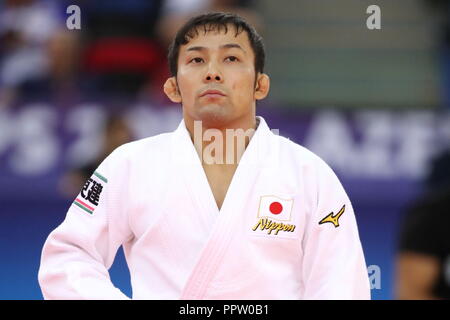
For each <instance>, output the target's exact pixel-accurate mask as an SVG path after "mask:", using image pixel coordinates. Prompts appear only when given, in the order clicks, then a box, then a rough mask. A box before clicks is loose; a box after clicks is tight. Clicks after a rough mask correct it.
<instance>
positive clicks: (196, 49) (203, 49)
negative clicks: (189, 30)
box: [186, 43, 246, 53]
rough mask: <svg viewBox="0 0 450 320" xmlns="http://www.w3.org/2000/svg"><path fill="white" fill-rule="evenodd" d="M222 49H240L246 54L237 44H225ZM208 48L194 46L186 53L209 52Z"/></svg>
mask: <svg viewBox="0 0 450 320" xmlns="http://www.w3.org/2000/svg"><path fill="white" fill-rule="evenodd" d="M219 48H220V49H231V48H237V49H240V50H242V51H244V52H245V53H246V51H245V50H244V49H243V48H242V47H241V46H240V45H239V44H237V43H227V44H223V45H221V46H220V47H219ZM207 50H208V48H206V47H201V46H194V47H189V48H187V49H186V51H207Z"/></svg>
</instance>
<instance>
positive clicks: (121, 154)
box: [111, 132, 173, 159]
mask: <svg viewBox="0 0 450 320" xmlns="http://www.w3.org/2000/svg"><path fill="white" fill-rule="evenodd" d="M172 135H173V132H165V133H161V134H158V135H155V136H151V137H146V138H142V139H138V140H134V141H131V142H128V143H125V144H123V145H121V146H119V147H117V148H116V149H115V150H114V151H113V152H112V154H111V156H112V157H113V158H115V159H133V158H136V157H138V158H141V157H145V154H146V153H150V154H152V155H153V156H155V155H157V154H161V153H164V152H165V151H168V150H169V147H170V142H171V137H172Z"/></svg>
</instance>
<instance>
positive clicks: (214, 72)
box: [204, 65, 223, 82]
mask: <svg viewBox="0 0 450 320" xmlns="http://www.w3.org/2000/svg"><path fill="white" fill-rule="evenodd" d="M222 79H223V77H222V75H221V74H220V71H219V70H218V69H217V67H215V66H212V65H210V66H209V68H208V71H207V72H206V75H205V79H204V80H205V82H211V81H217V82H222Z"/></svg>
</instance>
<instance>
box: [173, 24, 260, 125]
mask: <svg viewBox="0 0 450 320" xmlns="http://www.w3.org/2000/svg"><path fill="white" fill-rule="evenodd" d="M235 34H236V33H235V28H234V27H233V26H231V25H230V26H228V32H226V33H225V30H220V31H217V30H213V31H209V32H207V33H206V34H205V33H204V32H203V28H199V33H198V35H197V36H195V37H194V38H193V39H191V40H190V41H189V42H188V43H187V44H186V45H183V46H181V47H180V53H179V56H178V74H177V77H176V80H177V84H178V88H179V93H180V95H181V103H182V105H183V113H184V114H185V117H188V118H190V119H192V120H202V121H203V122H204V123H205V124H206V125H216V126H220V125H224V124H226V123H229V122H232V121H235V120H237V119H240V118H242V117H245V116H248V115H251V114H252V113H253V112H254V106H255V97H254V93H255V68H254V61H255V56H254V53H253V50H252V48H251V46H250V42H249V40H248V35H247V33H246V32H245V31H243V32H241V33H239V34H238V35H237V36H235Z"/></svg>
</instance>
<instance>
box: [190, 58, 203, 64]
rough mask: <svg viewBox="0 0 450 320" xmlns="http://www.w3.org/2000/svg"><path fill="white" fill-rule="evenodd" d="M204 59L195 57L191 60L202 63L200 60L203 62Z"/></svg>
mask: <svg viewBox="0 0 450 320" xmlns="http://www.w3.org/2000/svg"><path fill="white" fill-rule="evenodd" d="M202 61H203V59H202V58H194V59H192V60H191V61H190V62H194V63H200V62H202Z"/></svg>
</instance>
